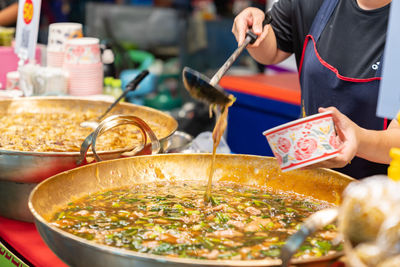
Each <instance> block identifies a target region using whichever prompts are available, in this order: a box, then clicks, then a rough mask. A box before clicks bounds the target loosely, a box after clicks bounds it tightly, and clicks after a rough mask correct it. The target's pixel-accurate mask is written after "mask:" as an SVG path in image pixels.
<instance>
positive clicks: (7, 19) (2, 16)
mask: <svg viewBox="0 0 400 267" xmlns="http://www.w3.org/2000/svg"><path fill="white" fill-rule="evenodd" d="M17 17H18V2H16V3H14V4H11V5H9V6H8V7H6V8H4V9H3V10H1V11H0V26H11V25H13V24H15V23H16V22H17Z"/></svg>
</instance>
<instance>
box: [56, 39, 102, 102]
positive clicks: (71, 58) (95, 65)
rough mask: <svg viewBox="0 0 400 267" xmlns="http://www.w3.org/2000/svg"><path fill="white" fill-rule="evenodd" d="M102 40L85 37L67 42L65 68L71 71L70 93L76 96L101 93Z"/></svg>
mask: <svg viewBox="0 0 400 267" xmlns="http://www.w3.org/2000/svg"><path fill="white" fill-rule="evenodd" d="M99 43H100V40H99V39H97V38H90V37H83V38H78V39H70V40H68V41H67V42H66V45H65V53H64V63H63V68H64V69H65V70H66V71H67V72H68V73H69V94H70V95H75V96H84V95H96V94H101V93H102V90H103V64H102V62H101V60H100V45H99Z"/></svg>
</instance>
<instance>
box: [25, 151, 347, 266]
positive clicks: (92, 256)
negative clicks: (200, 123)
mask: <svg viewBox="0 0 400 267" xmlns="http://www.w3.org/2000/svg"><path fill="white" fill-rule="evenodd" d="M210 163H211V155H210V154H163V155H152V156H138V157H132V158H126V159H117V160H110V161H104V162H99V163H95V164H91V165H87V166H83V167H79V168H76V169H73V170H70V171H66V172H63V173H60V174H58V175H55V176H53V177H51V178H49V179H46V180H45V181H43V182H41V183H40V184H39V185H38V186H37V187H36V188H34V189H33V190H32V193H31V195H30V198H29V209H30V211H31V212H32V214H33V215H34V217H35V224H36V227H37V229H38V230H39V233H40V234H41V236H42V238H43V239H44V240H45V242H46V243H47V245H48V246H49V247H50V248H51V249H52V250H53V251H54V252H55V253H56V254H57V255H58V256H59V257H60V258H61V259H62V260H63V261H65V262H66V263H67V264H69V265H71V266H159V265H160V264H162V265H163V266H174V267H176V266H189V265H196V266H222V265H230V266H275V265H280V264H281V262H280V260H261V261H214V260H191V259H181V258H168V257H163V256H157V255H151V254H143V253H138V252H133V251H128V250H123V249H118V248H113V247H108V246H105V245H99V244H96V243H94V242H91V241H87V240H86V239H83V238H80V237H77V236H74V235H72V234H69V233H67V232H64V231H62V230H60V229H58V228H56V227H54V226H51V225H50V224H49V223H48V220H49V218H50V217H51V216H52V214H53V213H54V212H55V209H57V208H59V207H60V206H64V205H66V204H67V203H69V202H70V201H71V199H72V198H74V199H75V198H77V197H81V196H83V195H87V194H90V193H94V192H98V191H103V190H107V189H109V188H110V189H111V188H115V187H119V186H126V185H132V184H135V183H143V182H149V183H151V182H154V181H157V180H163V181H165V180H168V179H174V180H202V181H204V183H206V180H207V178H208V173H209V168H210ZM218 180H219V181H232V182H235V183H240V184H243V185H261V186H268V187H270V188H272V189H275V190H284V191H293V192H297V193H300V194H304V195H307V196H311V197H314V198H316V199H320V200H325V201H328V202H330V203H333V204H339V203H340V201H341V193H342V191H343V190H344V188H345V187H346V186H347V184H348V183H350V182H351V181H353V179H352V178H350V177H348V176H345V175H342V174H340V173H338V172H334V171H331V170H327V169H317V170H296V171H291V172H287V173H281V172H280V170H279V167H278V165H277V163H276V161H275V159H273V158H269V157H261V156H250V155H223V154H220V155H217V156H216V171H215V175H214V181H218ZM340 255H341V254H340V253H336V254H334V255H331V256H329V257H328V256H326V257H320V258H310V259H307V260H297V261H294V262H293V263H294V264H306V263H310V262H315V261H318V262H320V263H321V262H325V263H326V262H329V261H330V260H332V259H335V258H337V257H338V256H340ZM320 266H323V265H320Z"/></svg>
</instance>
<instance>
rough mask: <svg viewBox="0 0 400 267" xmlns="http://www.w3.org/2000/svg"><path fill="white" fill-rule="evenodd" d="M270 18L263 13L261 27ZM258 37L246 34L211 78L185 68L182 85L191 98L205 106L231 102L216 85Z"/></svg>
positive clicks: (270, 19) (250, 31)
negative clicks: (240, 43)
mask: <svg viewBox="0 0 400 267" xmlns="http://www.w3.org/2000/svg"><path fill="white" fill-rule="evenodd" d="M271 21H272V17H271V15H270V14H269V12H267V13H265V18H264V21H263V27H264V26H265V25H266V24H270V23H271ZM257 38H258V36H257V35H256V34H255V33H254V32H253V31H252V30H251V29H250V30H248V31H247V33H246V39H245V40H244V42H243V44H242V45H241V46H239V47H238V48H236V50H235V51H234V52H233V53H232V55H231V56H230V57H229V58H228V59H227V60H226V61H225V63H224V65H222V67H221V68H220V69H219V70H218V71H217V73H215V74H214V76H213V77H212V78H211V80H210V79H209V78H207V76H205V75H203V74H201V73H200V72H198V71H195V70H193V69H191V68H189V67H185V68H184V69H183V71H182V76H183V84H184V85H185V88H186V90H188V91H189V93H190V94H191V96H192V97H193V98H196V99H198V100H200V101H203V102H205V103H207V104H217V105H226V104H228V103H229V102H231V101H232V99H231V98H230V97H229V95H228V94H227V93H226V92H225V91H224V90H223V89H222V87H220V86H219V85H218V83H219V81H220V80H221V78H222V76H223V75H224V74H225V72H226V71H227V70H228V69H229V68H230V67H231V66H232V64H233V62H235V60H236V59H237V57H238V56H239V55H240V54H241V53H242V51H243V50H244V49H245V48H246V47H247V45H248V44H253V43H254V42H255V41H256V40H257Z"/></svg>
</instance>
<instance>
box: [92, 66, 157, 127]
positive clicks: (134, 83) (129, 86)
mask: <svg viewBox="0 0 400 267" xmlns="http://www.w3.org/2000/svg"><path fill="white" fill-rule="evenodd" d="M148 74H149V71H148V70H144V71H142V72H141V73H139V75H138V76H136V77H135V79H133V80H132V81H131V82H129V83H128V84H127V85H126V89H125V91H124V92H123V93H122V94H121V95H120V96H119V97H118V98H117V99H116V100H115V101H114V103H112V104H111V105H110V106H109V107H108V109H107V110H106V111H105V112H104V113H103V114H102V115H101V116H100V117H99V118H98V119H97V120H99V121H101V120H102V119H103V118H104V117H105V116H106V115H107V114H108V112H110V110H112V109H113V108H114V107H115V105H116V104H118V102H119V101H120V100H121V99H122V98H124V97H125V96H126V94H127V93H129V92H130V91H134V90H135V89H136V88H137V86H138V85H139V83H140V82H141V81H142V80H143V79H144V78H146V76H147V75H148Z"/></svg>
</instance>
